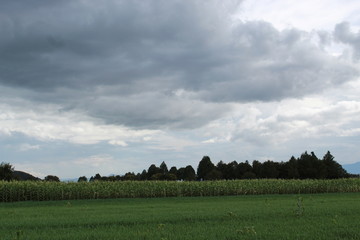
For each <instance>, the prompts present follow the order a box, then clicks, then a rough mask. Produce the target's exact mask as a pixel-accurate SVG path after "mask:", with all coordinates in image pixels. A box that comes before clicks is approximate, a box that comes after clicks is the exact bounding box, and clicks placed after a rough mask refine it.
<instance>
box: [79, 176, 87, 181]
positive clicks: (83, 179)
mask: <svg viewBox="0 0 360 240" xmlns="http://www.w3.org/2000/svg"><path fill="white" fill-rule="evenodd" d="M87 180H88V179H87V177H85V176H82V177H79V179H78V182H87Z"/></svg>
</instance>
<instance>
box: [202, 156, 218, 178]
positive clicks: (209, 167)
mask: <svg viewBox="0 0 360 240" xmlns="http://www.w3.org/2000/svg"><path fill="white" fill-rule="evenodd" d="M213 170H216V169H215V165H214V164H213V163H212V162H211V160H210V158H209V157H208V156H204V157H203V158H202V159H201V161H200V162H199V166H198V168H197V177H198V179H199V180H205V179H207V177H206V176H207V175H208V174H210V172H212V171H213ZM218 172H220V171H218ZM220 174H221V173H220ZM212 175H214V173H212Z"/></svg>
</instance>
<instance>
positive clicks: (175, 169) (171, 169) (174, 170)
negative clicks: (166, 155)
mask: <svg viewBox="0 0 360 240" xmlns="http://www.w3.org/2000/svg"><path fill="white" fill-rule="evenodd" d="M177 171H178V170H177V168H176V167H175V166H174V167H171V168H170V170H169V173H171V174H174V175H175V176H177Z"/></svg>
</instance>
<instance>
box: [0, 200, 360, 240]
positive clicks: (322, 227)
mask: <svg viewBox="0 0 360 240" xmlns="http://www.w3.org/2000/svg"><path fill="white" fill-rule="evenodd" d="M0 216H1V217H0V240H5V239H42V240H45V239H52V240H56V239H67V240H68V239H72V240H75V239H229V240H230V239H326V240H328V239H360V230H359V229H360V193H328V194H313V195H310V194H303V195H286V194H284V195H254V196H228V197H225V196H222V197H182V198H151V199H148V198H142V199H138V198H135V199H105V200H71V201H44V202H15V203H0Z"/></svg>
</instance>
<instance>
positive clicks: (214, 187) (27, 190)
mask: <svg viewBox="0 0 360 240" xmlns="http://www.w3.org/2000/svg"><path fill="white" fill-rule="evenodd" d="M174 177H175V176H174ZM331 192H360V179H359V178H354V179H353V178H346V179H330V180H318V179H313V180H310V179H309V180H295V179H293V180H281V179H253V180H227V181H224V180H220V181H93V182H69V183H65V182H51V181H50V182H46V181H45V182H32V181H24V182H18V181H13V182H6V181H0V201H2V202H14V201H30V200H31V201H46V200H71V199H100V198H154V197H184V196H189V197H195V196H223V195H249V194H252V195H254V194H256V195H257V194H298V193H331Z"/></svg>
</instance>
